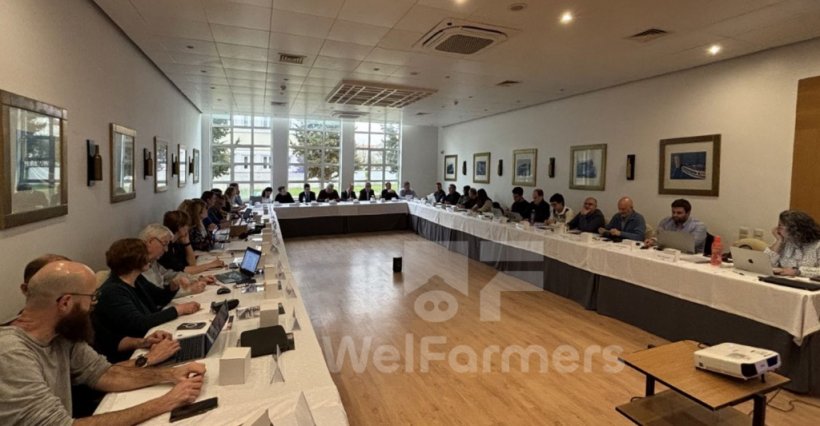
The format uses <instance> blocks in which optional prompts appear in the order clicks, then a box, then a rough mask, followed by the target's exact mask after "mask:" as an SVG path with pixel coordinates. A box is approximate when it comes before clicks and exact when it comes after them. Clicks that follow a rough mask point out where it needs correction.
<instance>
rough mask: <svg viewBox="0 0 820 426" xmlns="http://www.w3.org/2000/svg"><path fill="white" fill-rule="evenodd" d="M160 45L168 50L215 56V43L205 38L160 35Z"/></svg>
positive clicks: (216, 53)
mask: <svg viewBox="0 0 820 426" xmlns="http://www.w3.org/2000/svg"><path fill="white" fill-rule="evenodd" d="M160 43H161V44H162V47H163V48H164V49H165V50H167V51H169V52H186V53H196V54H198V55H209V56H217V55H218V54H219V53H218V52H217V50H216V43H214V42H213V41H205V40H192V39H185V38H174V37H161V38H160Z"/></svg>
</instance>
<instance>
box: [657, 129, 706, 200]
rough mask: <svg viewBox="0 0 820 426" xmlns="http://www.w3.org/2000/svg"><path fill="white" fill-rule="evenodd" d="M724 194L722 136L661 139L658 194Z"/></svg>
mask: <svg viewBox="0 0 820 426" xmlns="http://www.w3.org/2000/svg"><path fill="white" fill-rule="evenodd" d="M719 193H720V135H705V136H692V137H686V138H675V139H661V141H660V167H659V172H658V194H674V195H704V196H708V197H717V196H718V194H719Z"/></svg>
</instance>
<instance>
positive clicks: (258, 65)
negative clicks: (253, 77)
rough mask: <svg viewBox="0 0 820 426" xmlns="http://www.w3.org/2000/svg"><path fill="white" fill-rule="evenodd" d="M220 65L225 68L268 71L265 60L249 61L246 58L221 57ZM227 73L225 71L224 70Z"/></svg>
mask: <svg viewBox="0 0 820 426" xmlns="http://www.w3.org/2000/svg"><path fill="white" fill-rule="evenodd" d="M222 65H223V66H224V67H225V69H226V70H227V69H229V68H230V69H233V70H243V71H256V72H260V73H266V72H267V71H268V63H267V61H249V60H247V59H234V58H222ZM226 73H227V71H226Z"/></svg>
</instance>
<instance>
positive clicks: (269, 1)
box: [227, 0, 273, 8]
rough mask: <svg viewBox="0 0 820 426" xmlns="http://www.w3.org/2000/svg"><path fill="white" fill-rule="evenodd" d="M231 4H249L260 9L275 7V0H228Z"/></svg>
mask: <svg viewBox="0 0 820 426" xmlns="http://www.w3.org/2000/svg"><path fill="white" fill-rule="evenodd" d="M227 1H228V2H229V3H241V4H249V5H251V6H259V7H267V8H271V7H273V0H227Z"/></svg>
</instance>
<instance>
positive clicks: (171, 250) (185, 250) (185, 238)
mask: <svg viewBox="0 0 820 426" xmlns="http://www.w3.org/2000/svg"><path fill="white" fill-rule="evenodd" d="M190 221H191V219H190V218H189V217H188V213H185V212H181V211H179V210H172V211H169V212H165V215H164V216H163V218H162V224H163V225H164V226H165V227H166V228H168V229H169V230H170V231H171V232H173V233H174V238H173V241H172V242H171V243H170V244H168V250H167V251H166V252H165V253H164V254H163V255H162V256H161V257H160V258H159V264H160V265H162V266H163V267H165V268H166V269H170V270H173V271H179V272H185V273H186V274H191V275H194V274H199V273H201V272H205V271H208V270H211V269H219V268H222V267H224V266H225V263H224V262H222V261H221V260H219V259H214V260H212V261H210V262H208V263H203V264H201V265H197V264H196V255H195V254H194V249H193V247H191V235H190V233H189V232H188V223H190Z"/></svg>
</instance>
